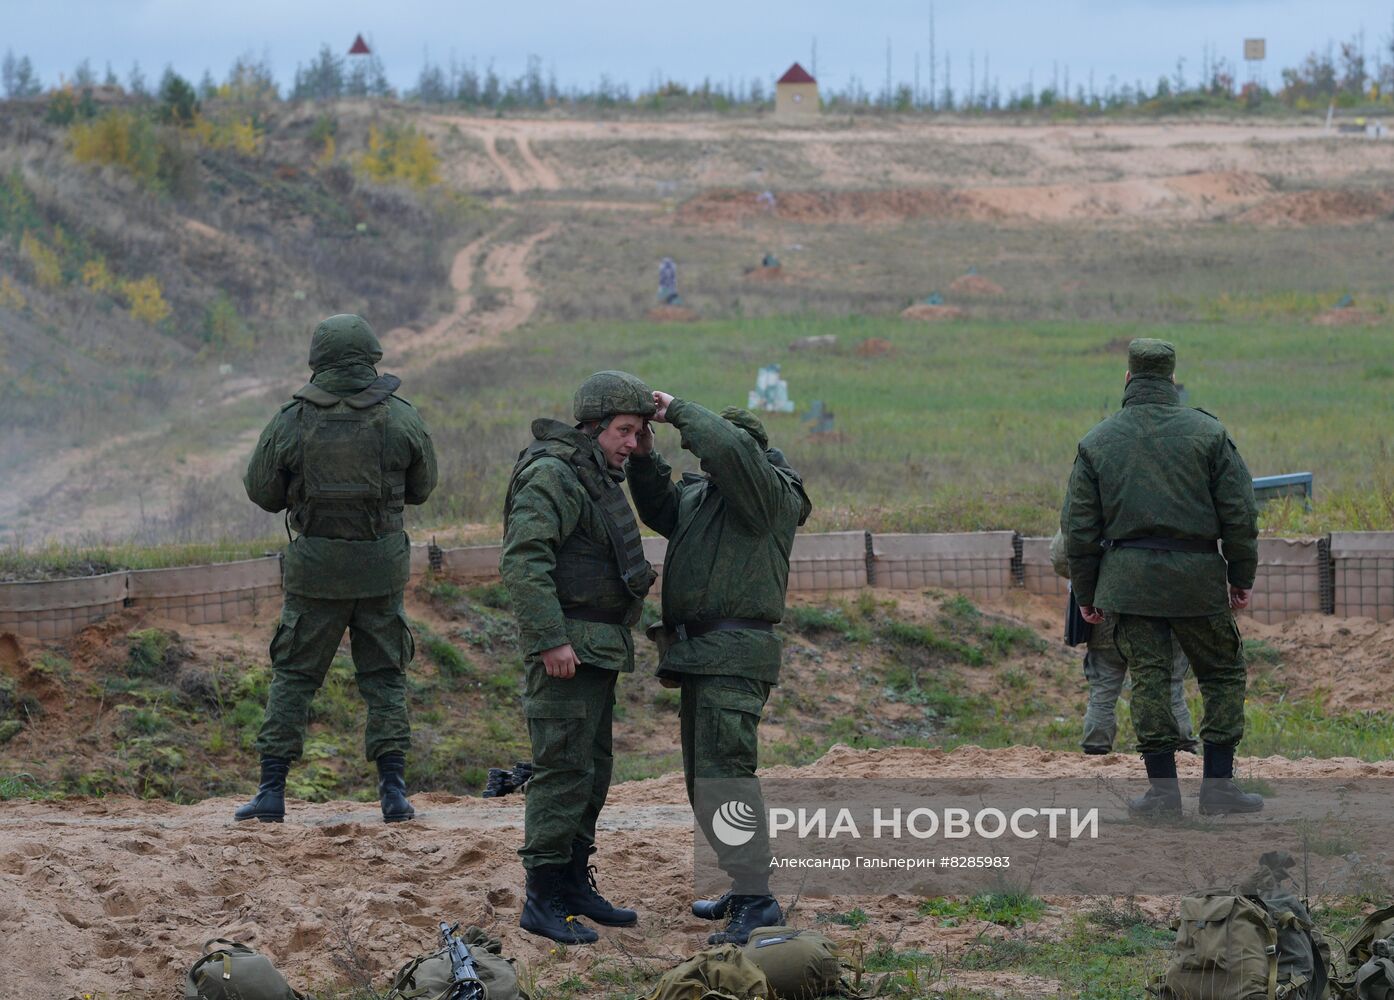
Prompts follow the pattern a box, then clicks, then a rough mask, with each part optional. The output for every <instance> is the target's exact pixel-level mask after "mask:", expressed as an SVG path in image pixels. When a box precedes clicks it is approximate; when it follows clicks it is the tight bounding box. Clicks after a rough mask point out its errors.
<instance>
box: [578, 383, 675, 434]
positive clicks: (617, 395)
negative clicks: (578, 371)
mask: <svg viewBox="0 0 1394 1000" xmlns="http://www.w3.org/2000/svg"><path fill="white" fill-rule="evenodd" d="M657 412H658V407H657V406H656V405H654V401H653V390H652V389H650V388H649V387H648V386H647V385H645V384H644V382H643V380H642V379H640V378H639V377H638V376H635V375H631V374H629V372H620V371H603V372H596V373H595V374H594V375H592V376H591V377H590V378H588V379H586V380H585V381H584V382H582V383H581V388H579V389H577V390H576V398H575V399H574V400H573V401H572V415H573V416H574V417H575V418H576V422H577V423H582V424H583V423H587V422H589V421H592V420H609V419H610V418H611V417H613V416H616V415H618V414H621V413H634V414H637V415H638V416H641V417H651V416H653V415H654V414H655V413H657Z"/></svg>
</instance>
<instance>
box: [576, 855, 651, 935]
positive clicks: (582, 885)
mask: <svg viewBox="0 0 1394 1000" xmlns="http://www.w3.org/2000/svg"><path fill="white" fill-rule="evenodd" d="M594 853H595V847H594V846H590V847H587V846H586V845H585V844H583V843H581V842H580V841H579V840H578V841H576V842H575V843H574V844H572V845H571V864H570V865H568V866H567V869H566V875H567V880H566V893H565V896H564V897H563V901H564V902H565V903H566V905H567V908H568V909H569V910H570V912H572V913H574V914H576V916H578V917H589V918H590V919H592V920H594V921H595V922H596V923H597V924H602V925H604V926H605V927H631V926H633V925H634V924H637V923H638V922H639V914H637V913H635V912H634V911H633V910H628V909H625V908H624V907H622V906H613V905H611V903H610V901H609V900H608V899H606V898H605V897H604V896H602V895H601V894H600V890H599V889H597V888H596V885H595V865H593V864H591V863H590V856H591V855H592V854H594Z"/></svg>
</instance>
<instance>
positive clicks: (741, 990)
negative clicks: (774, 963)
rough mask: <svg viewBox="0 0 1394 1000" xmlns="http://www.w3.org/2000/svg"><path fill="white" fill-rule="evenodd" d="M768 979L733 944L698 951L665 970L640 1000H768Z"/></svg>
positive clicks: (737, 946)
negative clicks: (656, 983) (679, 963)
mask: <svg viewBox="0 0 1394 1000" xmlns="http://www.w3.org/2000/svg"><path fill="white" fill-rule="evenodd" d="M772 997H773V994H772V993H771V991H770V984H769V980H767V979H766V978H765V974H764V973H763V972H761V971H760V967H759V966H758V965H756V964H755V963H754V962H752V961H751V960H750V959H749V958H747V957H746V955H745V951H744V949H742V948H741V946H740V945H736V944H723V945H720V946H719V947H716V948H708V949H706V950H705V951H699V952H698V953H697V954H695V955H693V956H692V957H691V958H689V959H688V960H687V961H686V962H683V963H682V964H681V965H679V966H677V967H676V968H673V969H669V970H668V971H667V972H665V973H664V974H663V978H662V979H660V980H659V981H658V985H656V986H655V987H654V988H653V991H652V992H650V993H649V994H648V995H647V996H645V997H644V1000H772Z"/></svg>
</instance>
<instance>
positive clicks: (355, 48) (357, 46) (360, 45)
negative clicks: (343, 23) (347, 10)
mask: <svg viewBox="0 0 1394 1000" xmlns="http://www.w3.org/2000/svg"><path fill="white" fill-rule="evenodd" d="M349 55H351V56H366V55H369V52H368V43H367V42H365V41H363V36H362V35H354V36H353V45H352V46H351V47H350V48H349Z"/></svg>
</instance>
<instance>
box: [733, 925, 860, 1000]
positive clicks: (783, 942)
mask: <svg viewBox="0 0 1394 1000" xmlns="http://www.w3.org/2000/svg"><path fill="white" fill-rule="evenodd" d="M745 955H746V958H748V959H750V960H751V961H752V962H754V963H755V964H756V965H758V966H759V967H760V971H761V972H763V973H764V974H765V978H766V979H768V980H769V983H770V991H771V993H772V994H773V995H774V997H775V1000H809V998H811V997H821V996H827V995H828V994H829V993H835V992H837V989H838V980H839V979H841V977H842V964H841V963H840V962H839V961H838V958H837V945H835V944H833V942H832V941H831V940H829V939H828V938H825V937H824V936H823V935H821V934H817V933H815V932H813V931H801V930H795V929H794V928H792V927H761V928H759V929H757V930H756V931H754V932H753V933H752V934H751V935H750V941H749V943H747V944H746V946H745Z"/></svg>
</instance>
